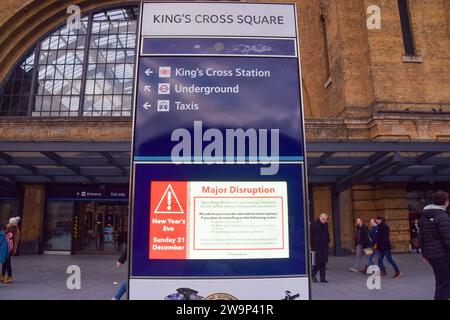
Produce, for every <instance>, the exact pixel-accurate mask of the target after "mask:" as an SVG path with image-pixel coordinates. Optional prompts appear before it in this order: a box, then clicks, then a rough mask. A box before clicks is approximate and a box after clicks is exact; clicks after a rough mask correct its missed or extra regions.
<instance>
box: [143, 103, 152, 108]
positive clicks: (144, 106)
mask: <svg viewBox="0 0 450 320" xmlns="http://www.w3.org/2000/svg"><path fill="white" fill-rule="evenodd" d="M142 107H143V108H144V109H145V110H148V108H151V107H152V105H151V104H150V103H148V102H146V103H145V104H143V105H142Z"/></svg>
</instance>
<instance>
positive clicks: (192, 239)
mask: <svg viewBox="0 0 450 320" xmlns="http://www.w3.org/2000/svg"><path fill="white" fill-rule="evenodd" d="M136 71H137V74H136V84H135V99H134V101H135V109H134V119H133V151H132V177H131V179H132V181H131V199H132V201H131V209H130V210H131V214H130V218H131V221H130V224H129V225H130V239H129V240H130V261H129V262H130V271H129V295H130V299H167V300H200V299H255V300H261V299H309V298H310V289H309V288H310V284H309V277H308V274H309V257H308V248H309V245H308V240H307V238H308V237H307V229H308V224H307V213H306V210H307V207H306V199H307V197H306V194H307V190H306V186H307V182H306V175H305V146H304V130H303V110H302V102H301V83H300V79H301V77H300V74H299V58H298V38H297V28H296V9H295V5H293V4H262V3H260V4H251V3H233V2H231V3H218V2H214V3H213V2H211V3H208V2H206V3H186V2H183V3H156V2H148V3H146V2H144V3H142V6H141V18H140V29H139V46H138V53H137V63H136Z"/></svg>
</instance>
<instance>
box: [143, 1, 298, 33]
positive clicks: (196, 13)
mask: <svg viewBox="0 0 450 320" xmlns="http://www.w3.org/2000/svg"><path fill="white" fill-rule="evenodd" d="M143 17H144V20H143V23H142V34H141V35H142V36H144V37H146V36H195V37H201V36H214V37H226V36H233V37H290V38H295V37H296V32H295V30H296V28H295V7H294V6H293V5H289V4H264V5H261V4H251V3H144V14H143Z"/></svg>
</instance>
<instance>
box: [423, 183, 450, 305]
mask: <svg viewBox="0 0 450 320" xmlns="http://www.w3.org/2000/svg"><path fill="white" fill-rule="evenodd" d="M432 201H433V204H432V205H428V206H426V207H425V208H424V209H423V214H422V218H421V220H420V223H419V230H420V231H419V244H420V245H422V255H423V257H424V259H426V260H428V262H429V263H430V264H431V266H432V268H433V272H434V277H435V280H436V288H435V295H434V299H435V300H449V299H450V217H449V215H448V214H447V211H446V210H447V207H448V204H449V200H448V193H446V192H444V191H438V192H436V193H435V194H434V195H433V198H432Z"/></svg>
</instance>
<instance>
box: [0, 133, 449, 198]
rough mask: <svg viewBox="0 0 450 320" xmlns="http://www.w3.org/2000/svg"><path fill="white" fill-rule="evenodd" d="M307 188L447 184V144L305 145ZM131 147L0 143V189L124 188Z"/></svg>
mask: <svg viewBox="0 0 450 320" xmlns="http://www.w3.org/2000/svg"><path fill="white" fill-rule="evenodd" d="M306 149H307V165H308V183H310V184H331V185H333V189H334V190H335V191H336V192H341V191H344V190H346V189H348V188H350V187H352V186H353V185H356V184H361V183H369V184H370V183H385V182H431V181H434V182H439V181H450V142H426V141H407V142H406V141H362V140H344V141H309V142H307V144H306ZM130 150H131V142H128V141H122V142H119V141H117V142H111V141H108V142H107V141H69V142H68V141H0V188H2V189H8V190H11V189H14V188H16V187H17V186H18V185H19V184H24V183H89V184H126V183H129V176H130Z"/></svg>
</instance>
